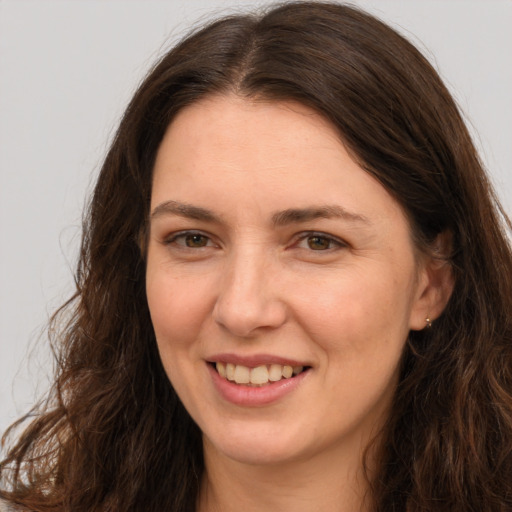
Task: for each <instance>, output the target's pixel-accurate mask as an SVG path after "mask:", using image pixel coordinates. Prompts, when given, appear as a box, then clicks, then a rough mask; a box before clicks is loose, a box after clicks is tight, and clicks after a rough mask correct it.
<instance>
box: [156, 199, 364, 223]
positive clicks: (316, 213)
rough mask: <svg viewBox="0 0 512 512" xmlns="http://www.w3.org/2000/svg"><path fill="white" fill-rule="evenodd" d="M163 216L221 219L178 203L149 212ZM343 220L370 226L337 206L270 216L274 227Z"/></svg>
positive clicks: (217, 220)
mask: <svg viewBox="0 0 512 512" xmlns="http://www.w3.org/2000/svg"><path fill="white" fill-rule="evenodd" d="M163 215H178V216H180V217H185V218H188V219H193V220H200V221H204V222H212V223H219V224H220V223H221V222H222V219H221V217H219V216H218V215H216V214H215V213H213V212H212V211H211V210H207V209H206V208H201V207H200V206H194V205H191V204H187V203H180V202H179V201H172V200H170V201H165V202H163V203H160V204H159V205H158V206H156V207H155V208H154V210H153V211H152V212H151V219H154V218H157V217H160V216H163ZM333 218H334V219H343V220H346V221H349V222H355V223H361V224H368V225H369V224H371V222H370V220H369V219H368V218H367V217H365V216H364V215H360V214H358V213H353V212H350V211H348V210H346V209H345V208H342V207H341V206H338V205H324V206H310V207H307V208H289V209H286V210H283V211H280V212H276V213H274V214H273V215H272V224H273V225H274V226H286V225H289V224H300V223H303V222H309V221H312V220H315V219H333Z"/></svg>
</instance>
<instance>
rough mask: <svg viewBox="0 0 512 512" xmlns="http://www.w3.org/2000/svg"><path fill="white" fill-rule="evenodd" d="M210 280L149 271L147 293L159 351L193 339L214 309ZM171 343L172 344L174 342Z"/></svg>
mask: <svg viewBox="0 0 512 512" xmlns="http://www.w3.org/2000/svg"><path fill="white" fill-rule="evenodd" d="M210 289H211V286H210V284H209V283H208V279H186V278H179V279H178V278H176V277H173V276H172V275H170V274H169V273H165V272H154V273H152V272H151V271H148V275H147V281H146V294H147V299H148V305H149V311H150V314H151V320H152V322H153V328H154V330H155V334H156V338H157V342H158V345H159V348H160V350H162V348H163V347H162V345H164V344H165V345H166V346H168V345H171V346H170V347H166V348H168V349H170V348H174V347H178V346H180V345H183V344H185V345H186V344H188V343H189V342H190V341H192V340H194V339H195V338H196V337H197V336H196V335H197V333H198V331H199V330H200V329H201V327H202V325H203V323H204V321H205V319H206V318H207V315H208V312H209V310H210V309H211V303H212V300H210V298H209V297H210V295H211V294H210V293H208V290H210ZM171 342H172V343H171Z"/></svg>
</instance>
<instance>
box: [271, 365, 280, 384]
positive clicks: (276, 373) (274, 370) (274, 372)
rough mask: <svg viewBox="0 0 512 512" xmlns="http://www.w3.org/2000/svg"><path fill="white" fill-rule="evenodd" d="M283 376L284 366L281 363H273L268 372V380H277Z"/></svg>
mask: <svg viewBox="0 0 512 512" xmlns="http://www.w3.org/2000/svg"><path fill="white" fill-rule="evenodd" d="M282 378H283V367H282V366H281V365H280V364H271V365H270V370H269V372H268V380H270V381H271V382H277V381H278V380H281V379H282Z"/></svg>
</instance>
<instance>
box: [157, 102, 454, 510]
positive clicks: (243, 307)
mask: <svg viewBox="0 0 512 512" xmlns="http://www.w3.org/2000/svg"><path fill="white" fill-rule="evenodd" d="M169 201H171V202H172V203H169ZM177 204H178V206H179V205H181V206H179V207H178V208H177V207H176V205H177ZM169 205H171V207H169ZM182 205H192V206H194V207H197V208H201V209H203V210H207V211H208V212H209V215H210V217H211V218H205V217H204V215H203V213H204V212H203V211H202V210H200V211H199V212H200V213H201V215H200V216H199V217H203V218H191V215H192V213H194V212H195V213H197V211H198V210H193V212H192V213H191V210H190V208H188V209H187V208H186V207H183V206H182ZM325 205H328V206H329V207H336V208H338V210H337V211H336V213H337V215H330V216H329V215H324V216H323V217H318V216H316V217H315V215H310V216H309V217H312V218H298V217H297V215H295V216H293V215H292V216H290V215H288V217H287V216H286V215H282V214H281V216H280V217H279V216H278V217H277V218H278V219H281V220H280V222H277V223H276V222H275V221H276V214H279V212H283V211H285V210H290V209H295V210H296V209H310V210H311V209H313V210H315V209H316V210H318V207H320V206H325ZM341 210H343V212H345V213H343V215H341V216H340V215H339V213H340V211H341ZM151 211H152V217H151V224H150V236H149V242H148V254H147V297H148V303H149V308H150V312H151V317H152V321H153V325H154V329H155V333H156V339H157V343H158V348H159V351H160V355H161V358H162V362H163V365H164V368H165V370H166V372H167V374H168V376H169V379H170V381H171V383H172V385H173V386H174V388H175V390H176V392H177V393H178V395H179V396H180V398H181V400H182V401H183V403H184V405H185V407H186V408H187V410H188V411H189V413H190V414H191V416H192V417H193V418H194V420H195V421H196V422H197V424H198V425H199V427H200V428H201V430H202V432H203V439H204V453H205V464H206V472H205V476H204V480H203V489H202V493H201V498H200V501H199V505H198V508H199V510H210V511H212V510H223V511H231V510H237V511H238V510H246V511H251V510H267V511H277V510H280V511H282V510H298V511H302V510H304V511H306V510H308V511H310V510H313V509H316V510H323V511H330V510H332V511H334V510H336V511H341V510H347V511H348V510H362V509H363V505H362V503H363V495H364V492H365V491H366V484H365V479H364V477H363V476H362V452H363V450H364V449H365V447H366V446H367V445H368V443H369V441H370V440H371V439H372V438H373V437H374V436H375V435H376V434H377V433H378V430H379V428H380V427H381V426H382V423H383V421H384V420H385V418H386V415H387V413H388V410H389V406H390V402H391V399H392V396H393V393H394V390H395V387H396V382H397V369H398V365H399V360H400V357H401V354H402V351H403V348H404V344H405V341H406V339H407V335H408V333H409V330H410V329H423V328H424V327H425V318H426V317H427V316H430V318H435V317H436V316H437V315H438V314H439V313H440V312H441V310H442V307H443V306H444V303H445V302H446V300H447V297H448V295H449V291H450V279H449V277H446V270H445V269H443V267H442V266H439V265H435V264H434V263H433V262H432V261H430V260H429V259H428V258H427V257H426V256H422V255H420V254H419V253H418V251H417V250H416V249H415V247H414V245H413V242H412V237H411V233H410V227H409V224H408V221H407V219H406V216H405V215H404V212H403V211H402V209H401V207H400V205H399V204H398V203H397V202H396V201H395V200H394V199H393V198H392V197H391V196H390V194H389V193H388V192H387V191H386V190H385V189H384V187H383V186H382V185H380V184H379V183H378V182H377V181H376V180H375V179H374V178H373V177H371V176H370V175H369V174H368V173H366V172H365V171H364V170H363V169H361V167H360V166H359V165H358V164H357V163H356V162H355V161H354V160H353V159H352V158H351V156H350V155H349V153H348V152H347V150H346V148H345V147H344V145H343V143H342V142H341V140H340V137H339V135H338V134H337V132H336V130H335V128H334V127H333V126H332V125H331V124H330V123H329V122H328V121H326V120H325V119H323V118H322V117H321V116H319V115H318V114H317V113H315V112H314V111H312V110H310V109H309V108H307V107H305V106H302V105H299V104H296V103H291V102H290V103H287V102H263V101H250V100H247V99H241V98H238V97H236V96H214V97H210V98H207V99H205V100H201V101H200V102H198V103H195V104H193V105H191V106H189V107H187V108H185V109H184V110H182V111H181V112H180V113H179V114H178V116H177V117H176V118H175V120H174V121H173V122H172V123H171V125H170V126H169V128H168V130H167V132H166V134H165V137H164V139H163V141H162V143H161V146H160V148H159V151H158V155H157V159H156V163H155V168H154V181H153V190H152V198H151ZM332 211H333V210H332V208H331V210H329V212H331V213H332ZM193 216H196V217H198V216H197V215H195V214H194V215H193ZM326 217H328V218H326ZM219 353H231V354H236V355H239V356H248V355H249V356H250V355H254V354H262V353H263V354H267V355H270V356H275V357H286V358H293V359H294V360H297V361H300V362H301V363H303V364H304V365H307V366H308V367H309V368H310V369H309V370H308V372H307V374H306V375H305V376H304V378H303V379H302V380H301V381H300V384H299V385H298V386H296V387H295V388H294V389H293V391H291V392H290V393H288V394H286V395H285V396H284V397H282V398H281V399H279V400H277V401H275V402H272V403H270V404H268V405H264V406H257V407H251V406H240V405H236V404H233V403H230V402H229V401H227V400H226V399H225V398H223V397H222V396H221V395H220V394H219V392H218V390H217V388H216V387H215V386H214V384H213V382H212V376H211V372H210V370H209V367H208V363H207V362H208V361H211V360H212V357H213V356H214V355H215V354H219ZM340 504H341V505H340ZM251 507H252V508H251ZM262 507H264V508H262ZM340 507H341V508H340Z"/></svg>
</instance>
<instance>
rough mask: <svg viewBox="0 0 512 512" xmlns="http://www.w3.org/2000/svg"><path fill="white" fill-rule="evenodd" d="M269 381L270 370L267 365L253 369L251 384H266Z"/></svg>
mask: <svg viewBox="0 0 512 512" xmlns="http://www.w3.org/2000/svg"><path fill="white" fill-rule="evenodd" d="M267 382H268V370H267V367H266V366H257V367H256V368H253V369H252V370H251V384H266V383H267Z"/></svg>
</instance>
